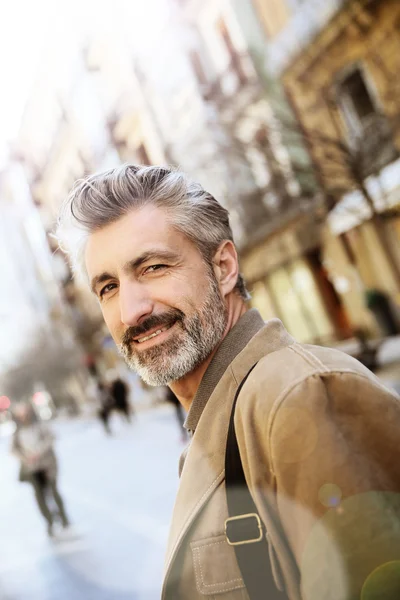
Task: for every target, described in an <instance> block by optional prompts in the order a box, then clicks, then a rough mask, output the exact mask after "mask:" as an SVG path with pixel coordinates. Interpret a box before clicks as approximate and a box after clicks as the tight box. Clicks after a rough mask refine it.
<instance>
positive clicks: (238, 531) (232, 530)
mask: <svg viewBox="0 0 400 600" xmlns="http://www.w3.org/2000/svg"><path fill="white" fill-rule="evenodd" d="M245 519H255V523H254V522H253V521H248V522H247V523H244V522H243V521H244V520H245ZM236 525H238V527H235V526H236ZM249 528H251V529H253V531H254V534H255V535H254V537H252V538H249V539H246V537H245V536H246V534H248V530H249ZM257 529H258V531H257ZM225 538H226V541H227V542H228V544H229V545H230V546H242V545H243V544H254V543H256V542H260V541H261V540H262V538H263V527H262V524H261V519H260V516H259V515H258V514H257V513H248V514H246V515H238V516H237V517H229V518H228V519H226V521H225ZM232 538H234V539H232ZM235 538H239V539H235Z"/></svg>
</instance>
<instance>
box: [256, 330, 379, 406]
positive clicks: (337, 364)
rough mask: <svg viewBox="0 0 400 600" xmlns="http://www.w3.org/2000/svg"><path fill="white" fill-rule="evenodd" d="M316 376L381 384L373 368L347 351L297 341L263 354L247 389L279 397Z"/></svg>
mask: <svg viewBox="0 0 400 600" xmlns="http://www.w3.org/2000/svg"><path fill="white" fill-rule="evenodd" d="M315 376H321V377H323V378H335V377H340V378H341V380H342V381H343V382H345V381H346V380H347V378H353V377H363V378H365V379H367V380H370V381H371V383H373V384H375V385H376V384H379V382H378V379H377V378H376V377H375V375H373V373H371V371H369V370H368V369H367V368H366V367H364V365H362V364H361V363H360V362H359V361H358V360H356V359H354V358H353V357H351V356H349V355H348V354H345V353H344V352H341V351H340V350H336V349H334V348H328V347H323V346H312V345H308V344H299V343H297V342H295V343H293V344H291V345H289V346H286V347H284V348H280V349H279V350H276V351H275V352H270V353H266V354H265V355H264V356H262V357H261V358H260V359H259V361H258V363H257V365H256V367H255V369H254V371H253V372H252V374H251V376H250V377H249V379H248V382H246V388H247V390H248V391H251V390H252V389H253V390H254V391H256V390H257V391H260V392H262V396H263V397H265V396H266V395H267V396H268V397H270V398H276V397H278V396H281V395H282V394H285V393H288V392H289V390H291V389H293V388H295V387H296V386H297V385H300V384H301V383H302V382H304V381H306V380H307V379H308V378H311V377H315Z"/></svg>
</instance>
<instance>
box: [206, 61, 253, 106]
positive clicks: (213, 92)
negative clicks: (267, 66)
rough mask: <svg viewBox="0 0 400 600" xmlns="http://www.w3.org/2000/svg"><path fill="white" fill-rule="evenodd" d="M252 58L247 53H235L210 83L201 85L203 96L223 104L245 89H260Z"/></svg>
mask: <svg viewBox="0 0 400 600" xmlns="http://www.w3.org/2000/svg"><path fill="white" fill-rule="evenodd" d="M257 83H258V78H257V76H256V73H255V70H254V67H253V64H252V61H251V58H250V57H249V55H248V54H247V53H241V54H235V55H234V56H233V57H232V58H231V60H230V62H229V64H228V65H227V67H226V68H225V69H224V70H223V71H222V72H221V73H219V74H218V75H217V77H216V78H215V79H214V81H212V82H211V83H209V84H203V85H202V86H201V93H202V96H203V98H204V99H205V100H206V101H209V102H216V103H217V104H219V105H221V104H224V103H225V102H226V101H228V100H232V97H234V96H236V95H237V94H240V93H241V92H244V91H249V90H255V89H256V88H257V89H258V86H257Z"/></svg>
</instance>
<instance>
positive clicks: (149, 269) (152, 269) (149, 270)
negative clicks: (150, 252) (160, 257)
mask: <svg viewBox="0 0 400 600" xmlns="http://www.w3.org/2000/svg"><path fill="white" fill-rule="evenodd" d="M166 268H167V265H150V267H147V268H146V269H145V271H144V272H145V273H155V272H156V271H161V269H166Z"/></svg>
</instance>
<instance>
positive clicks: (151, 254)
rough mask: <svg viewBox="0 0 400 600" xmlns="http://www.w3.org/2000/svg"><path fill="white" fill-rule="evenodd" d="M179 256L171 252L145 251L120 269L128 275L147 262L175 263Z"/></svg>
mask: <svg viewBox="0 0 400 600" xmlns="http://www.w3.org/2000/svg"><path fill="white" fill-rule="evenodd" d="M178 258H179V255H178V254H177V253H176V252H173V251H172V250H156V249H155V250H146V252H143V253H142V254H141V255H140V256H138V257H137V258H134V259H133V260H128V262H126V263H125V264H124V266H123V267H122V270H123V272H124V273H130V272H132V271H135V270H136V269H138V268H139V267H140V266H141V265H142V264H143V263H146V262H148V261H149V260H165V261H167V262H175V261H176V260H178Z"/></svg>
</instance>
